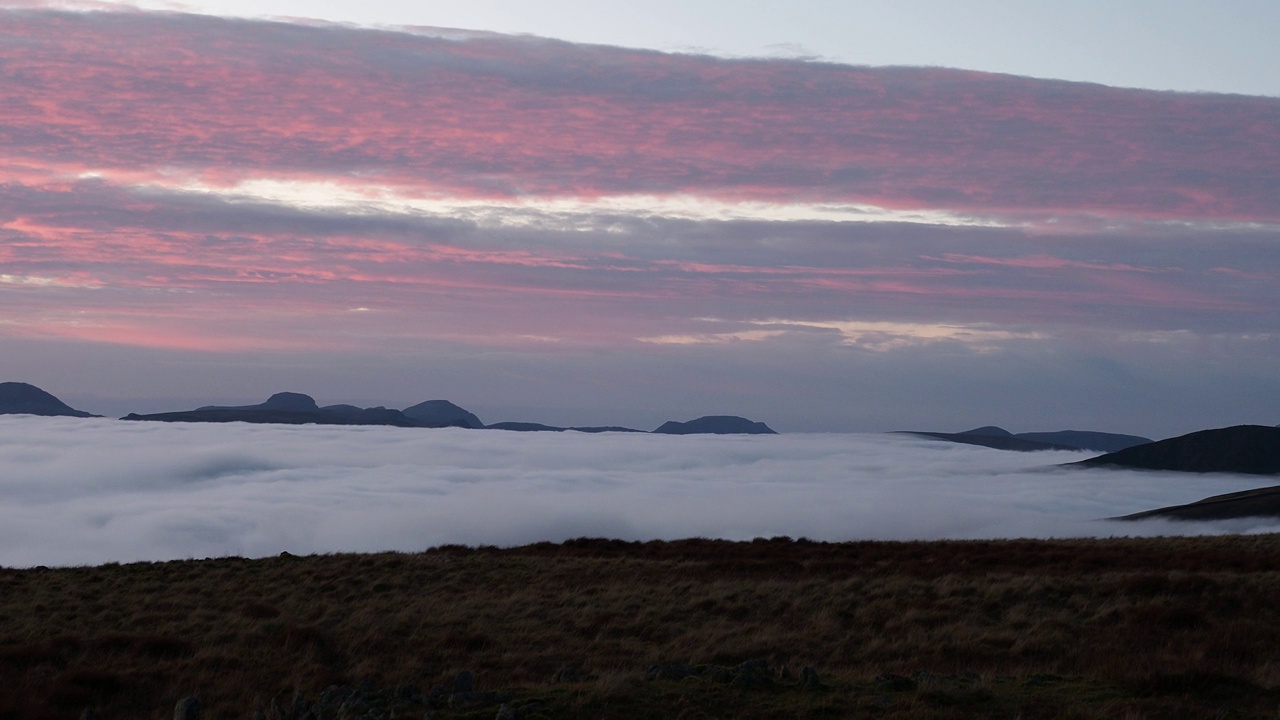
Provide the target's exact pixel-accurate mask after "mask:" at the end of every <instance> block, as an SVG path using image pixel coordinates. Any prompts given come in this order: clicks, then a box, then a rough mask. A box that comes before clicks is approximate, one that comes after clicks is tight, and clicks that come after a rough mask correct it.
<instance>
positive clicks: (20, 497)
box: [0, 416, 1280, 567]
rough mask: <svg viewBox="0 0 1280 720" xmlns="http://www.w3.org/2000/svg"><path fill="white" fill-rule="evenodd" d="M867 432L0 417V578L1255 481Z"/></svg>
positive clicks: (1030, 513)
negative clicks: (63, 569) (41, 568)
mask: <svg viewBox="0 0 1280 720" xmlns="http://www.w3.org/2000/svg"><path fill="white" fill-rule="evenodd" d="M1089 456H1090V453H1074V452H1041V453H1013V452H1004V451H999V450H991V449H988V448H982V447H974V446H968V445H956V444H951V443H946V442H939V441H933V440H924V439H918V438H915V437H912V436H905V435H882V434H831V435H820V434H793V435H778V436H658V435H644V434H602V435H585V434H580V433H530V434H525V433H512V432H502V431H478V430H460V429H445V430H420V429H398V428H387V427H353V428H345V427H323V426H296V427H294V426H275V425H245V424H239V423H236V424H227V425H211V424H165V423H134V422H120V421H115V420H74V419H61V418H33V417H13V416H11V417H0V565H5V566H19V567H21V566H32V565H41V564H43V565H81V564H97V563H102V562H109V561H120V562H128V561H136V560H165V559H179V558H201V557H212V556H224V555H241V556H245V557H260V556H267V555H274V554H278V553H280V552H282V551H288V552H291V553H294V554H310V553H326V552H367V551H380V550H404V551H413V550H421V549H424V548H427V547H430V546H433V545H443V544H449V543H460V544H468V545H479V544H488V545H518V544H525V543H530V542H536V541H540V540H551V541H561V540H565V539H568V538H573V537H582V536H597V537H612V538H621V539H627V540H647V539H676V538H685V537H714V538H726V539H744V540H745V539H750V538H754V537H769V536H775V535H789V536H792V537H808V538H811V539H814V540H830V541H839V540H855V539H881V540H911V539H937V538H1008V537H1068V536H1112V535H1172V534H1179V535H1182V534H1208V533H1213V534H1216V533H1225V532H1262V531H1271V530H1276V529H1280V521H1270V520H1243V521H1235V522H1231V523H1172V522H1167V521H1147V522H1142V523H1121V522H1116V521H1105V520H1100V519H1099V518H1105V517H1108V516H1114V515H1120V514H1125V513H1131V512H1136V511H1139V510H1148V509H1151V508H1155V507H1159V506H1164V505H1172V504H1179V503H1185V502H1191V501H1194V500H1198V499H1200V498H1202V497H1205V496H1208V495H1215V494H1220V493H1226V492H1234V491H1237V490H1244V489H1248V488H1251V487H1258V486H1262V485H1266V484H1267V483H1266V481H1265V480H1264V479H1260V478H1256V477H1244V476H1230V475H1190V474H1177V473H1154V472H1136V471H1123V470H1084V469H1076V468H1069V469H1068V468H1059V467H1056V465H1058V464H1060V463H1065V462H1071V461H1074V460H1080V459H1083V458H1085V457H1089Z"/></svg>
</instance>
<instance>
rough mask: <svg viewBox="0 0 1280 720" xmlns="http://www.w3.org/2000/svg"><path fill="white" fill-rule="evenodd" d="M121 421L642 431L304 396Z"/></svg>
mask: <svg viewBox="0 0 1280 720" xmlns="http://www.w3.org/2000/svg"><path fill="white" fill-rule="evenodd" d="M121 419H122V420H135V421H153V422H206V423H207V422H215V423H217V422H247V423H279V424H286V425H391V426H395V427H419V428H442V427H460V428H470V429H477V430H478V429H489V430H512V431H518V432H563V431H566V430H573V431H577V432H584V433H603V432H630V433H635V432H643V431H641V430H635V429H632V428H628V427H621V426H617V425H605V426H588V427H557V426H554V425H544V424H542V423H532V422H500V423H494V424H492V425H485V424H484V423H482V422H481V421H480V418H478V417H476V415H475V414H473V413H471V412H469V411H467V410H466V409H464V408H462V407H459V406H458V405H455V404H453V403H451V402H449V401H448V400H428V401H426V402H421V403H418V404H417V405H413V406H410V407H408V408H405V409H404V410H392V409H389V408H385V407H374V408H360V407H356V406H355V405H327V406H325V407H320V406H319V405H317V404H316V401H315V399H314V398H312V397H311V396H310V395H304V394H302V393H295V392H281V393H276V394H275V395H272V396H271V397H270V398H268V399H267V400H266V402H262V403H259V404H257V405H206V406H204V407H199V408H196V409H195V410H184V411H179V412H166V413H151V414H146V415H140V414H138V413H130V414H128V415H126V416H124V417H123V418H121ZM653 432H655V433H661V434H674V435H690V434H706V433H711V434H739V433H742V434H776V433H774V431H773V430H772V429H771V428H769V426H768V425H765V424H764V423H761V422H753V421H751V420H747V419H746V418H741V417H737V416H732V415H709V416H705V417H701V418H698V419H696V420H691V421H689V422H687V423H680V422H675V421H671V422H667V423H664V424H663V425H662V427H659V428H658V429H657V430H654V431H653Z"/></svg>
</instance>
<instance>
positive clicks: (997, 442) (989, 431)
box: [905, 425, 1151, 452]
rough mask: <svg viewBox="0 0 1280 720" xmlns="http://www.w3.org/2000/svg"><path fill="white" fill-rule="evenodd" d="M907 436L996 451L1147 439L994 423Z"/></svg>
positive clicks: (1109, 445)
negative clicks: (1012, 429) (1009, 427)
mask: <svg viewBox="0 0 1280 720" xmlns="http://www.w3.org/2000/svg"><path fill="white" fill-rule="evenodd" d="M905 432H906V434H908V435H919V436H921V437H928V438H933V439H935V440H947V441H949V442H957V443H964V444H966V445H981V446H983V447H989V448H995V449H997V450H1017V451H1021V452H1034V451H1038V450H1093V451H1096V452H1116V451H1117V450H1124V449H1125V448H1130V447H1134V446H1137V445H1145V444H1147V443H1149V442H1151V439H1150V438H1144V437H1140V436H1138V435H1120V434H1117V433H1105V432H1095V431H1092V430H1059V431H1056V432H1026V433H1017V434H1016V435H1015V434H1014V433H1011V432H1009V431H1008V430H1005V429H1004V428H1002V427H996V426H995V425H985V426H983V427H980V428H974V429H973V430H965V431H964V432H958V433H944V432H925V431H921V430H908V431H905Z"/></svg>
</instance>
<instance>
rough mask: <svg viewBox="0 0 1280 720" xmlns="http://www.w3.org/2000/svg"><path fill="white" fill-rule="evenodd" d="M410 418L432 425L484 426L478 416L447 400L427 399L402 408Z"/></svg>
mask: <svg viewBox="0 0 1280 720" xmlns="http://www.w3.org/2000/svg"><path fill="white" fill-rule="evenodd" d="M404 414H405V416H406V417H408V418H409V419H410V420H413V421H415V422H419V423H423V424H424V425H427V426H432V427H445V426H451V427H467V428H472V429H479V428H482V427H484V423H482V422H480V418H478V417H476V416H475V415H473V414H472V413H470V412H467V411H466V410H464V409H462V408H460V407H458V406H457V405H454V404H453V403H451V402H449V401H448V400H428V401H426V402H421V403H418V404H417V405H414V406H413V407H407V408H405V409H404Z"/></svg>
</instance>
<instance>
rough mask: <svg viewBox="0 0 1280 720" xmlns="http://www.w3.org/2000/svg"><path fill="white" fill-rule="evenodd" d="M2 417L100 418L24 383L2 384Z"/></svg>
mask: <svg viewBox="0 0 1280 720" xmlns="http://www.w3.org/2000/svg"><path fill="white" fill-rule="evenodd" d="M0 415H43V416H45V417H78V418H88V417H98V416H97V415H90V414H89V413H87V412H82V411H80V410H76V409H75V408H73V407H70V406H69V405H67V404H66V403H64V402H62V401H61V400H59V399H58V398H56V397H54V396H52V395H50V394H49V393H47V392H45V391H44V390H41V389H40V388H38V387H36V386H35V385H28V384H27V383H22V382H4V383H0Z"/></svg>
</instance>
